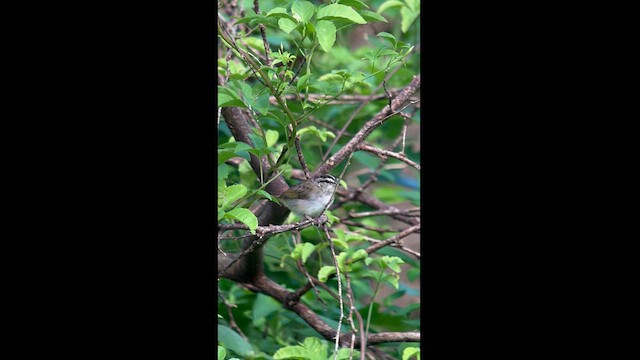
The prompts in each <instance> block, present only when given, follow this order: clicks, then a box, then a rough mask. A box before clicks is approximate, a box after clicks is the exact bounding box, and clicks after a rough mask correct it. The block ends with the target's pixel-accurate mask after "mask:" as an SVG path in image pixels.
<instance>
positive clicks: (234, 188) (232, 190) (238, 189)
mask: <svg viewBox="0 0 640 360" xmlns="http://www.w3.org/2000/svg"><path fill="white" fill-rule="evenodd" d="M247 190H248V189H247V187H246V186H244V185H242V184H236V185H231V186H229V187H228V188H227V189H226V190H225V192H224V203H223V204H224V206H226V205H229V204H232V203H233V202H234V201H236V200H238V199H240V198H242V197H243V196H244V195H245V194H246V193H247Z"/></svg>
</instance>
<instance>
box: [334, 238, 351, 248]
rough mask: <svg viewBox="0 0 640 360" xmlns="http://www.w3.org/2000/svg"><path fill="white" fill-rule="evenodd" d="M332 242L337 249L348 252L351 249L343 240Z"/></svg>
mask: <svg viewBox="0 0 640 360" xmlns="http://www.w3.org/2000/svg"><path fill="white" fill-rule="evenodd" d="M331 241H332V242H333V245H335V246H336V247H339V248H342V249H345V250H348V249H349V245H348V244H347V243H346V242H345V241H344V240H341V239H331Z"/></svg>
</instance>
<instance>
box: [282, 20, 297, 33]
mask: <svg viewBox="0 0 640 360" xmlns="http://www.w3.org/2000/svg"><path fill="white" fill-rule="evenodd" d="M278 26H279V27H280V29H282V31H284V32H286V33H287V34H289V33H290V32H291V31H293V30H294V29H295V28H296V26H298V24H297V23H295V22H294V21H293V20H290V19H287V18H282V19H279V20H278Z"/></svg>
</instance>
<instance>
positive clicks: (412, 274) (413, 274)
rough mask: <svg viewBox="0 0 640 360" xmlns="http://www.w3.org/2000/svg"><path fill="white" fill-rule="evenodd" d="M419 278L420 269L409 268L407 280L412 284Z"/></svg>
mask: <svg viewBox="0 0 640 360" xmlns="http://www.w3.org/2000/svg"><path fill="white" fill-rule="evenodd" d="M419 277H420V269H417V268H411V269H409V270H407V279H409V281H411V282H413V281H415V280H416V279H417V278H419Z"/></svg>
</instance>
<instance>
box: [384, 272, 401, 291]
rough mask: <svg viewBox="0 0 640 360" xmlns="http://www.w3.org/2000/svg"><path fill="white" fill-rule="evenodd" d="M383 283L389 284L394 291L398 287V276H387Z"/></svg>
mask: <svg viewBox="0 0 640 360" xmlns="http://www.w3.org/2000/svg"><path fill="white" fill-rule="evenodd" d="M382 280H383V281H387V282H388V283H389V284H391V286H393V287H394V288H395V289H396V290H397V289H398V287H399V286H400V284H398V276H397V275H395V276H394V275H387V276H385V277H384V278H383V279H382Z"/></svg>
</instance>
